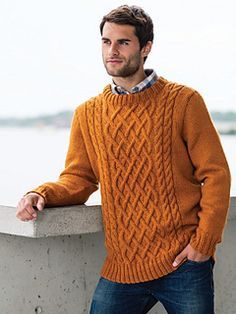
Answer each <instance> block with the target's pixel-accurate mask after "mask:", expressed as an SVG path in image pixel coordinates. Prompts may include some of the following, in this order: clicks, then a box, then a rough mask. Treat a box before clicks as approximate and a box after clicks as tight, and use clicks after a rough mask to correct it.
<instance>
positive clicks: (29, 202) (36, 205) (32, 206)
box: [16, 192, 45, 221]
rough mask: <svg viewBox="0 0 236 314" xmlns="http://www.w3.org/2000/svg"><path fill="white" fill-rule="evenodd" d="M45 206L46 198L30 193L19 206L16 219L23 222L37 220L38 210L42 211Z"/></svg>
mask: <svg viewBox="0 0 236 314" xmlns="http://www.w3.org/2000/svg"><path fill="white" fill-rule="evenodd" d="M44 206H45V200H44V198H43V197H42V196H41V195H39V194H37V193H33V192H32V193H29V194H26V195H25V196H23V197H22V199H21V200H20V201H19V203H18V205H17V212H16V217H17V218H18V219H20V220H22V221H29V220H33V221H34V220H36V219H37V209H38V210H39V211H42V210H43V208H44Z"/></svg>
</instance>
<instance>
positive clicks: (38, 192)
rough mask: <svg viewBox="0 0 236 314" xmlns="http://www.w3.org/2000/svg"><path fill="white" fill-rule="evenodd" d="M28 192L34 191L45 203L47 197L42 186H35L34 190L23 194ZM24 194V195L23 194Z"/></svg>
mask: <svg viewBox="0 0 236 314" xmlns="http://www.w3.org/2000/svg"><path fill="white" fill-rule="evenodd" d="M29 193H36V194H39V195H40V196H42V197H43V198H44V201H45V205H46V203H47V198H46V190H45V189H44V188H40V187H39V188H37V189H35V190H32V191H28V192H27V193H26V194H25V195H27V194H29ZM25 195H24V196H25Z"/></svg>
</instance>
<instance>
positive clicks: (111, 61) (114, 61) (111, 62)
mask: <svg viewBox="0 0 236 314" xmlns="http://www.w3.org/2000/svg"><path fill="white" fill-rule="evenodd" d="M121 62H122V60H121V59H108V60H107V63H110V64H118V63H121Z"/></svg>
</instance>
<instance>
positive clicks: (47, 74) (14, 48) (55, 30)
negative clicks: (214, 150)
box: [0, 0, 236, 118]
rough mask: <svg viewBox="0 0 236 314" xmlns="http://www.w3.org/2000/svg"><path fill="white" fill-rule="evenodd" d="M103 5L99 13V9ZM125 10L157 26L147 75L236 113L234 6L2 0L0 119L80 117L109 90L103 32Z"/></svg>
mask: <svg viewBox="0 0 236 314" xmlns="http://www.w3.org/2000/svg"><path fill="white" fill-rule="evenodd" d="M98 3H99V5H98ZM122 4H129V5H139V6H141V7H143V9H144V10H145V11H146V12H147V13H149V15H150V16H151V17H152V20H153V22H154V33H155V35H154V43H153V49H152V51H151V53H150V55H149V57H148V59H147V61H146V64H145V66H146V68H152V69H155V71H156V72H157V74H158V75H160V76H163V77H165V78H166V79H168V80H171V81H175V82H178V83H181V84H185V85H187V86H190V87H192V88H195V89H196V90H198V92H199V93H201V95H202V96H203V98H204V100H205V102H206V105H207V107H208V109H209V110H217V111H228V110H235V111H236V100H235V99H236V88H235V82H236V80H235V74H236V73H235V72H236V71H235V70H236V58H235V56H236V19H235V11H236V10H235V9H236V4H235V0H198V1H193V0H188V1H187V0H180V1H174V0H172V1H169V0H166V1H163V0H162V1H159V0H155V1H154V0H153V1H150V0H145V1H144V0H143V1H138V0H137V1H135V2H134V1H129V0H126V1H125V2H124V1H119V0H113V1H110V0H103V1H100V2H95V1H91V0H86V1H81V0H66V1H65V0H63V1H62V0H61V1H60V0H41V1H33V0H21V1H19V0H10V1H9V0H0V118H4V117H31V116H36V115H40V114H53V113H55V112H59V111H63V110H74V109H75V108H76V107H77V106H78V105H80V104H81V103H82V102H84V101H85V100H87V99H88V98H90V97H92V96H95V95H96V94H98V93H100V92H101V91H102V90H103V88H104V86H105V85H107V84H109V83H110V82H111V77H109V76H108V75H107V73H106V71H105V69H104V66H103V63H102V57H101V36H100V33H99V24H100V21H101V19H102V17H103V15H105V14H107V13H108V12H109V11H110V10H112V9H113V8H116V7H118V6H119V5H122Z"/></svg>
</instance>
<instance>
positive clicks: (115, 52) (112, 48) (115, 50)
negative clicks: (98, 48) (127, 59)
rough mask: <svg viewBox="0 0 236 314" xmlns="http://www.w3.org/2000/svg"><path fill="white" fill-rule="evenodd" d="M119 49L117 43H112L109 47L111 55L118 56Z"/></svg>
mask: <svg viewBox="0 0 236 314" xmlns="http://www.w3.org/2000/svg"><path fill="white" fill-rule="evenodd" d="M118 54H119V50H118V47H117V45H116V44H111V45H110V48H109V56H111V57H112V56H118Z"/></svg>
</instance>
